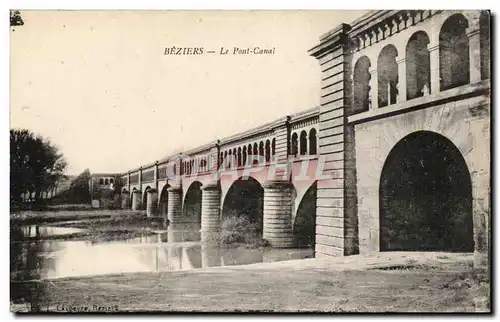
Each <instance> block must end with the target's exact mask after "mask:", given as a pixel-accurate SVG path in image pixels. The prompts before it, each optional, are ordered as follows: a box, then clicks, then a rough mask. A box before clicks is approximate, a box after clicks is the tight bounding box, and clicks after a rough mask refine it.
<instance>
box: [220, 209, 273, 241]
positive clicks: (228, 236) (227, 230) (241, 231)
mask: <svg viewBox="0 0 500 322" xmlns="http://www.w3.org/2000/svg"><path fill="white" fill-rule="evenodd" d="M220 242H221V244H223V245H232V244H246V245H251V246H255V247H265V246H268V244H269V243H268V242H267V241H265V240H264V239H263V238H262V232H261V228H260V225H259V223H255V222H252V221H251V220H250V218H249V217H248V216H246V215H240V216H238V215H234V216H229V217H226V218H225V219H223V221H222V223H221V233H220Z"/></svg>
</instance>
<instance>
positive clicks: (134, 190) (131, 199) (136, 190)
mask: <svg viewBox="0 0 500 322" xmlns="http://www.w3.org/2000/svg"><path fill="white" fill-rule="evenodd" d="M137 192H139V190H138V189H137V188H136V187H134V188H132V191H130V203H129V207H130V208H132V204H133V198H134V193H137Z"/></svg>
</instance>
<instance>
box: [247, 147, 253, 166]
mask: <svg viewBox="0 0 500 322" xmlns="http://www.w3.org/2000/svg"><path fill="white" fill-rule="evenodd" d="M252 156H253V152H252V145H251V144H249V145H248V164H250V163H251V162H252V161H251V160H252Z"/></svg>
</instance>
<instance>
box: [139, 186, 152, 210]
mask: <svg viewBox="0 0 500 322" xmlns="http://www.w3.org/2000/svg"><path fill="white" fill-rule="evenodd" d="M149 189H151V187H150V186H147V187H146V189H144V191H143V193H142V199H141V202H142V204H141V209H146V205H147V204H148V191H149Z"/></svg>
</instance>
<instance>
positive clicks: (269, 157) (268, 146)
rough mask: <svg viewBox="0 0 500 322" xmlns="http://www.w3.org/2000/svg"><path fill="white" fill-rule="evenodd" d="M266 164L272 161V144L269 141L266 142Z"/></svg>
mask: <svg viewBox="0 0 500 322" xmlns="http://www.w3.org/2000/svg"><path fill="white" fill-rule="evenodd" d="M265 154H266V162H269V161H271V142H270V141H269V140H266V151H265Z"/></svg>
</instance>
